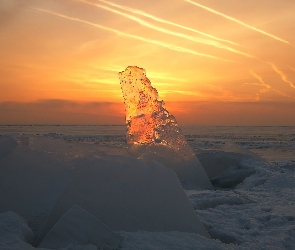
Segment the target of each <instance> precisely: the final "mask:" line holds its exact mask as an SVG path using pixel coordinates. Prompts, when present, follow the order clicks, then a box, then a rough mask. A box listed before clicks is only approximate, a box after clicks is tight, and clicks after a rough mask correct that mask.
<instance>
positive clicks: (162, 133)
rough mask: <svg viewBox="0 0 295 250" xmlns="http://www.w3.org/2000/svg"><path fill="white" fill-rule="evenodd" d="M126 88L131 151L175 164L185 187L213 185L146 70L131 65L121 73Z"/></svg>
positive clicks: (148, 159)
mask: <svg viewBox="0 0 295 250" xmlns="http://www.w3.org/2000/svg"><path fill="white" fill-rule="evenodd" d="M119 78H120V84H121V88H122V92H123V97H124V103H125V112H126V124H127V134H126V137H127V145H128V149H129V153H130V154H131V155H133V156H135V157H138V158H141V159H144V160H146V161H153V160H155V161H157V162H160V163H161V164H163V165H164V166H166V167H169V168H172V169H173V170H174V171H175V173H176V174H177V176H178V178H179V179H180V181H181V182H182V185H183V186H184V187H186V188H190V187H192V188H200V189H204V188H205V189H206V188H211V183H210V181H209V178H208V177H207V175H206V173H205V171H204V169H203V167H202V165H201V163H200V162H199V160H198V159H197V157H196V155H195V153H194V152H193V150H192V149H191V148H190V146H189V145H188V144H187V142H186V139H185V137H184V135H183V133H182V131H181V129H180V128H179V127H178V125H177V121H176V119H175V117H174V116H173V115H170V114H169V112H168V111H167V110H166V109H165V108H164V107H163V104H164V103H163V101H159V100H158V92H157V90H156V89H155V88H153V87H152V86H151V82H150V80H149V79H148V78H147V77H146V75H145V70H144V69H142V68H139V67H136V66H129V67H127V68H126V70H125V71H123V72H120V73H119Z"/></svg>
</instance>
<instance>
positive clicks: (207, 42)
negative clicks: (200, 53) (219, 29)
mask: <svg viewBox="0 0 295 250" xmlns="http://www.w3.org/2000/svg"><path fill="white" fill-rule="evenodd" d="M79 1H80V2H82V3H86V4H89V5H92V6H95V7H97V8H101V9H104V10H107V11H110V12H113V13H115V14H118V15H121V16H124V17H126V18H129V19H131V20H133V21H135V22H137V23H139V24H140V25H143V26H145V27H148V28H151V29H154V30H157V31H159V32H162V33H165V34H169V35H173V36H176V37H180V38H183V39H186V40H189V41H193V42H196V43H201V44H205V45H209V46H214V47H216V48H219V49H225V50H228V51H231V52H233V53H237V54H240V55H243V56H245V57H248V58H254V59H257V57H255V56H253V55H250V54H248V53H245V52H242V51H239V50H236V49H234V48H231V47H229V46H227V45H224V44H221V43H219V42H217V41H214V40H208V39H203V38H196V37H194V36H190V35H186V34H184V33H180V32H174V31H171V30H167V29H165V28H161V27H159V26H155V25H153V24H151V23H149V22H147V21H144V20H143V19H141V18H138V17H136V16H133V15H129V14H126V13H124V12H121V11H118V10H116V9H113V8H109V7H107V6H104V5H101V4H97V3H93V2H89V1H87V0H79Z"/></svg>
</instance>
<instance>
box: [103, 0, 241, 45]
mask: <svg viewBox="0 0 295 250" xmlns="http://www.w3.org/2000/svg"><path fill="white" fill-rule="evenodd" d="M98 1H100V2H103V3H105V4H108V5H110V6H113V7H117V8H119V9H122V10H125V11H128V12H131V13H133V14H138V15H141V16H144V17H147V18H150V19H152V20H154V21H157V22H160V23H165V24H169V25H172V26H174V27H178V28H181V29H184V30H188V31H191V32H194V33H197V34H200V35H203V36H206V37H209V38H211V39H215V40H217V41H221V42H226V43H230V44H233V45H238V46H241V45H240V44H238V43H235V42H232V41H229V40H226V39H222V38H218V37H216V36H212V35H210V34H207V33H204V32H202V31H199V30H196V29H192V28H189V27H187V26H184V25H180V24H177V23H174V22H170V21H167V20H165V19H162V18H159V17H156V16H154V15H151V14H148V13H146V12H144V11H141V10H138V9H134V8H130V7H127V6H124V5H120V4H116V3H113V2H109V1H105V0H98Z"/></svg>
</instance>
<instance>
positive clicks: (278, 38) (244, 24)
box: [184, 0, 294, 46]
mask: <svg viewBox="0 0 295 250" xmlns="http://www.w3.org/2000/svg"><path fill="white" fill-rule="evenodd" d="M184 1H186V2H188V3H191V4H193V5H195V6H198V7H200V8H202V9H205V10H207V11H209V12H211V13H214V14H216V15H219V16H222V17H224V18H226V19H228V20H231V21H233V22H235V23H238V24H240V25H242V26H244V27H247V28H249V29H251V30H255V31H257V32H259V33H261V34H263V35H266V36H268V37H271V38H273V39H275V40H277V41H280V42H283V43H286V44H289V45H291V46H294V45H293V44H291V43H290V42H288V41H286V40H284V39H282V38H280V37H277V36H275V35H272V34H270V33H267V32H265V31H263V30H260V29H257V28H255V27H253V26H251V25H249V24H246V23H244V22H242V21H240V20H238V19H236V18H233V17H231V16H228V15H225V14H223V13H221V12H218V11H216V10H213V9H211V8H209V7H206V6H204V5H201V4H199V3H196V2H194V1H191V0H184Z"/></svg>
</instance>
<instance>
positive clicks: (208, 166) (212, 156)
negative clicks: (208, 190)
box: [197, 142, 268, 188]
mask: <svg viewBox="0 0 295 250" xmlns="http://www.w3.org/2000/svg"><path fill="white" fill-rule="evenodd" d="M222 150H224V151H221V150H220V151H208V150H207V151H199V152H198V153H197V155H198V158H199V159H200V161H201V163H202V165H203V166H204V169H205V171H206V172H207V174H208V176H209V177H210V180H211V182H212V184H213V186H215V187H217V188H234V187H236V186H238V185H240V184H241V183H243V182H244V180H245V179H246V178H247V177H249V176H251V175H253V174H254V173H256V172H257V173H259V171H260V169H261V168H259V166H266V165H268V163H267V162H266V161H265V160H264V159H262V158H261V157H260V156H258V155H257V154H255V153H253V152H251V151H250V150H247V149H245V148H242V147H240V146H238V145H236V144H235V143H233V142H227V143H226V144H225V145H224V146H223V147H222ZM257 180H258V179H256V181H257Z"/></svg>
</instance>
